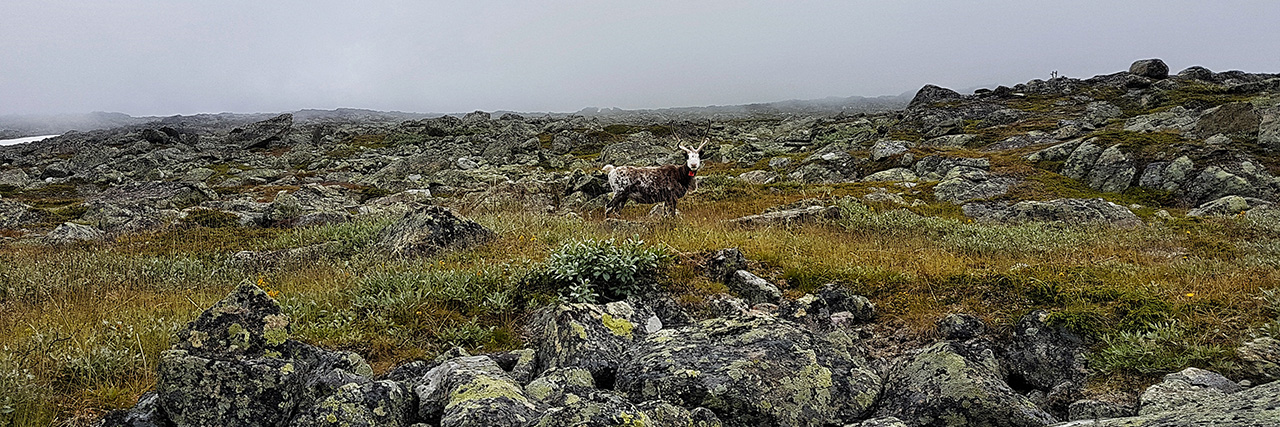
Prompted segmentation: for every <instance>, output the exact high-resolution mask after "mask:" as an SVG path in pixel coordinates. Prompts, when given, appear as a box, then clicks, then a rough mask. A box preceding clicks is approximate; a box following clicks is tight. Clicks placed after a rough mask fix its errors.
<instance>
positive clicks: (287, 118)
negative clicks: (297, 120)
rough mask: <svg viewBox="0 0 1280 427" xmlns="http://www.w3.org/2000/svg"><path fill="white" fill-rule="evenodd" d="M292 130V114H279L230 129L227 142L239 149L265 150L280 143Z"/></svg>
mask: <svg viewBox="0 0 1280 427" xmlns="http://www.w3.org/2000/svg"><path fill="white" fill-rule="evenodd" d="M292 128H293V114H288V113H286V114H281V115H279V116H276V117H275V118H272V119H269V120H263V121H260V122H257V123H254V124H251V125H249V126H245V127H243V128H235V129H232V130H231V132H230V133H228V134H227V142H228V143H231V144H233V145H238V146H240V148H241V149H246V150H247V149H252V148H267V147H271V146H273V145H275V144H276V143H279V142H281V141H282V140H283V139H284V138H285V136H286V135H288V134H289V130H290V129H292Z"/></svg>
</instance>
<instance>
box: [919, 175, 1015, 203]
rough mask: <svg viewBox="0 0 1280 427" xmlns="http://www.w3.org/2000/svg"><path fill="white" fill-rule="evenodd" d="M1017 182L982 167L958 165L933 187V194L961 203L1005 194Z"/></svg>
mask: <svg viewBox="0 0 1280 427" xmlns="http://www.w3.org/2000/svg"><path fill="white" fill-rule="evenodd" d="M1016 182H1017V181H1016V180H1014V179H1013V178H1006V177H997V176H992V175H991V174H988V173H987V172H986V171H984V170H982V169H978V168H972V167H968V166H957V167H954V168H952V169H951V170H950V171H948V172H947V175H946V176H944V177H942V182H939V183H938V185H936V186H934V187H933V195H934V197H935V198H937V199H938V200H941V201H944V202H951V203H955V204H961V203H964V202H967V201H971V200H982V199H989V198H992V197H996V196H999V195H1002V194H1005V193H1007V192H1008V191H1009V187H1010V186H1012V185H1013V184H1014V183H1016Z"/></svg>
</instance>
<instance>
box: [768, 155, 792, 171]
mask: <svg viewBox="0 0 1280 427" xmlns="http://www.w3.org/2000/svg"><path fill="white" fill-rule="evenodd" d="M787 166H791V158H790V157H774V158H771V159H769V167H771V168H774V169H782V168H785V167H787Z"/></svg>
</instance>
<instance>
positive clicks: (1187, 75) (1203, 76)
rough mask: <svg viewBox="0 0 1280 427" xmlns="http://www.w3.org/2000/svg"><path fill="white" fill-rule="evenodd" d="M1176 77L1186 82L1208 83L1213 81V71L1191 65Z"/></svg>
mask: <svg viewBox="0 0 1280 427" xmlns="http://www.w3.org/2000/svg"><path fill="white" fill-rule="evenodd" d="M1178 77H1179V78H1183V79H1188V80H1200V81H1206V82H1210V81H1213V71H1211V70H1209V69H1208V68H1205V67H1201V66H1198V65H1193V66H1190V67H1187V68H1186V69H1184V70H1182V71H1179V72H1178Z"/></svg>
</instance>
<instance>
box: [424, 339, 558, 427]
mask: <svg viewBox="0 0 1280 427" xmlns="http://www.w3.org/2000/svg"><path fill="white" fill-rule="evenodd" d="M413 391H414V393H415V394H417V396H418V417H419V418H421V419H423V420H426V421H428V422H430V423H432V424H437V423H438V425H440V427H481V426H493V427H523V426H525V425H527V424H528V423H529V422H530V421H531V420H533V419H534V417H535V415H536V408H535V407H534V405H533V403H532V402H530V401H529V398H528V397H526V396H525V394H524V390H523V389H522V388H521V387H520V385H519V384H517V383H516V382H515V381H514V380H512V379H511V378H510V377H508V376H507V375H506V374H505V372H504V371H503V370H502V368H501V367H499V366H498V365H497V364H496V363H494V362H493V360H492V359H490V358H488V357H484V356H470V357H458V358H454V359H450V360H447V361H445V362H444V363H441V364H440V365H437V366H436V367H435V368H432V369H431V370H430V371H428V372H427V373H426V374H425V375H424V376H423V377H422V379H421V380H420V381H419V383H418V384H417V385H415V386H414V387H413Z"/></svg>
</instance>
